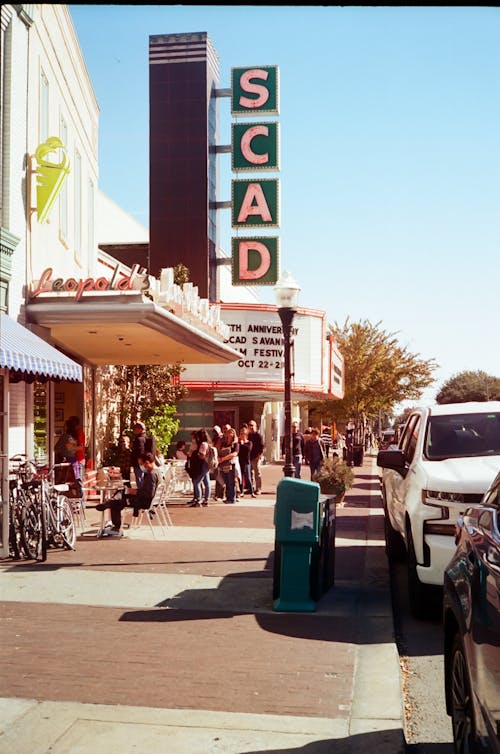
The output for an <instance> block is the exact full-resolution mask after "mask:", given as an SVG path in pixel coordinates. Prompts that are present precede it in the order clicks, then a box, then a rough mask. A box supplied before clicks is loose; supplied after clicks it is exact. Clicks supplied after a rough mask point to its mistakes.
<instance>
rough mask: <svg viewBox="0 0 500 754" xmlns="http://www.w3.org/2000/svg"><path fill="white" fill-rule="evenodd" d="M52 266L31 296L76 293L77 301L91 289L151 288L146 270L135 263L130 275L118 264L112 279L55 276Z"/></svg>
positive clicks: (38, 282)
mask: <svg viewBox="0 0 500 754" xmlns="http://www.w3.org/2000/svg"><path fill="white" fill-rule="evenodd" d="M52 275H53V270H52V267H47V269H46V270H44V271H43V272H42V276H41V278H40V280H38V281H36V283H35V284H34V287H33V290H32V292H31V298H35V297H36V296H39V295H40V294H41V293H62V292H64V293H74V294H75V301H79V300H80V299H81V297H82V295H83V294H84V293H88V292H90V291H97V292H99V293H101V292H103V291H130V290H138V291H141V292H143V293H144V292H145V291H147V290H148V288H149V280H148V276H147V274H146V270H145V269H144V268H143V267H141V266H140V265H139V264H134V266H133V267H132V270H131V273H130V275H124V273H123V272H120V265H116V267H115V269H114V271H113V276H112V278H111V279H108V278H105V277H99V278H91V277H88V278H66V280H64V278H54V277H52Z"/></svg>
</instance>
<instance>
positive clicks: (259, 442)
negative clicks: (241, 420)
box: [248, 419, 265, 495]
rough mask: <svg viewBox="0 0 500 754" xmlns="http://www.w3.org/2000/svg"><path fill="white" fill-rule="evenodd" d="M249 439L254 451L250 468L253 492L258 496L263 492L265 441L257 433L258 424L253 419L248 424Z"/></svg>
mask: <svg viewBox="0 0 500 754" xmlns="http://www.w3.org/2000/svg"><path fill="white" fill-rule="evenodd" d="M248 429H249V430H250V432H249V434H248V439H249V440H250V442H251V443H252V450H251V451H250V467H251V470H252V484H253V491H254V492H255V494H256V495H260V494H261V492H262V476H261V474H260V464H261V460H262V454H263V453H264V447H265V446H264V440H263V437H262V435H261V433H260V432H258V431H257V422H256V421H254V419H252V420H251V421H249V422H248Z"/></svg>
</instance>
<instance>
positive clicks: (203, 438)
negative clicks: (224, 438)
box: [189, 429, 210, 508]
mask: <svg viewBox="0 0 500 754" xmlns="http://www.w3.org/2000/svg"><path fill="white" fill-rule="evenodd" d="M195 440H196V450H194V451H193V452H192V453H191V471H192V480H193V490H194V496H193V500H192V502H191V503H189V506H190V508H199V507H200V505H203V506H207V505H208V500H209V498H210V474H209V468H208V448H209V444H208V434H207V431H206V430H205V429H200V430H198V432H196V435H195Z"/></svg>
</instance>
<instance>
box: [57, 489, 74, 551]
mask: <svg viewBox="0 0 500 754" xmlns="http://www.w3.org/2000/svg"><path fill="white" fill-rule="evenodd" d="M58 526H59V533H60V535H61V537H62V539H63V543H64V546H65V547H66V548H67V549H68V550H74V549H75V544H76V526H75V518H74V516H73V509H72V508H71V504H70V502H69V500H68V498H67V497H64V498H62V500H61V501H60V502H59V509H58Z"/></svg>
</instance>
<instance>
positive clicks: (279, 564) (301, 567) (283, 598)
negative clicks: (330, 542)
mask: <svg viewBox="0 0 500 754" xmlns="http://www.w3.org/2000/svg"><path fill="white" fill-rule="evenodd" d="M319 494H320V493H319V484H317V483H316V482H306V481H304V480H302V479H295V478H292V477H286V478H285V479H282V480H281V482H280V483H279V484H278V487H277V494H276V507H275V510H274V525H275V541H276V546H275V569H274V579H275V583H274V586H273V597H274V598H275V599H274V602H273V609H274V610H277V611H296V612H314V610H316V603H315V601H314V600H313V599H312V597H311V561H312V550H313V547H314V546H317V545H318V542H319V534H320V501H319Z"/></svg>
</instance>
